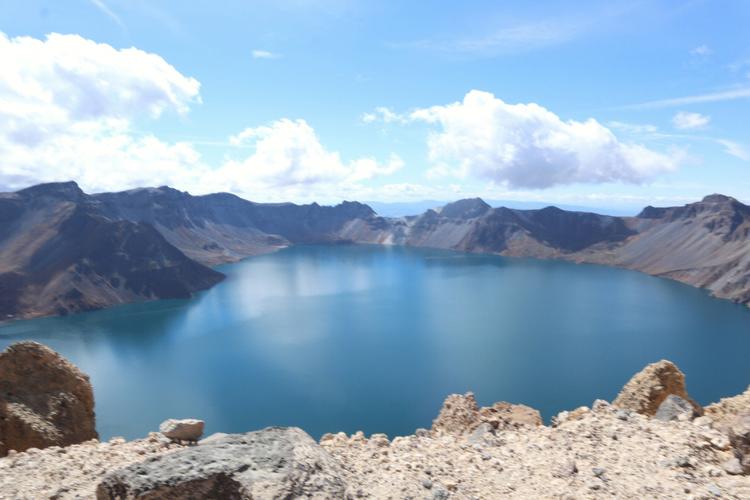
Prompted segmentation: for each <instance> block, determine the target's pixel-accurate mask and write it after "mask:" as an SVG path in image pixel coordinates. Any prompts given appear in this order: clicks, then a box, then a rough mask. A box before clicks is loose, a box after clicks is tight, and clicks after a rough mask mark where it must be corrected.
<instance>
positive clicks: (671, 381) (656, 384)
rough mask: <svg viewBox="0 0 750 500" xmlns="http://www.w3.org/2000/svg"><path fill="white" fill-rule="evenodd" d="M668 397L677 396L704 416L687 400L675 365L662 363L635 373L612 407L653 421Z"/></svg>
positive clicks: (664, 361) (683, 383) (680, 373)
mask: <svg viewBox="0 0 750 500" xmlns="http://www.w3.org/2000/svg"><path fill="white" fill-rule="evenodd" d="M670 395H675V396H679V397H680V398H682V399H683V400H685V401H688V402H689V403H690V405H692V406H693V408H694V409H695V413H696V414H697V415H702V414H703V409H702V408H701V406H700V405H699V404H698V403H696V402H695V401H693V400H692V399H690V396H688V393H687V390H686V389H685V375H684V374H683V373H682V372H681V371H680V369H679V368H677V366H675V364H674V363H672V362H671V361H667V360H664V359H663V360H661V361H659V362H657V363H651V364H650V365H648V366H646V368H644V369H643V370H641V371H640V372H638V373H636V374H635V375H634V376H633V378H631V379H630V381H628V383H627V384H625V387H623V388H622V390H621V391H620V394H618V395H617V399H615V400H614V402H613V403H612V404H613V405H614V406H616V407H617V408H620V409H624V410H631V411H634V412H636V413H640V414H641V415H647V416H649V417H652V416H654V415H656V413H657V411H658V410H659V407H660V406H661V404H662V403H663V402H664V400H665V399H667V397H668V396H670Z"/></svg>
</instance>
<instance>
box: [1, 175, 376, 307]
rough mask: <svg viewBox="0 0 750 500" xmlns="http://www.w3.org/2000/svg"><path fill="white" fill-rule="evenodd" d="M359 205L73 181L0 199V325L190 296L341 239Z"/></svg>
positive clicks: (361, 212)
mask: <svg viewBox="0 0 750 500" xmlns="http://www.w3.org/2000/svg"><path fill="white" fill-rule="evenodd" d="M372 215H374V213H373V212H372V210H370V209H369V207H367V206H365V205H361V204H359V203H343V204H341V205H338V206H336V207H321V206H319V205H317V204H312V205H294V204H291V203H284V204H257V203H252V202H249V201H246V200H243V199H241V198H238V197H237V196H234V195H230V194H225V193H221V194H212V195H208V196H191V195H189V194H187V193H183V192H180V191H177V190H175V189H171V188H168V187H162V188H146V189H135V190H131V191H124V192H120V193H103V194H93V195H88V194H85V193H84V192H83V191H81V189H80V188H79V187H78V185H77V184H75V183H74V182H66V183H52V184H42V185H38V186H34V187H31V188H27V189H24V190H21V191H18V192H16V193H4V194H0V318H11V317H16V318H17V317H34V316H44V315H51V314H68V313H73V312H78V311H85V310H91V309H100V308H103V307H108V306H112V305H116V304H122V303H128V302H136V301H142V300H153V299H163V298H188V297H190V296H191V295H192V294H193V293H194V292H197V291H200V290H204V289H207V288H210V287H211V286H213V285H215V284H216V283H218V282H219V281H221V280H222V279H223V275H222V274H221V273H219V272H217V271H214V270H212V269H210V268H209V267H207V266H209V265H215V264H219V263H225V262H235V261H238V260H240V259H242V258H244V257H247V256H250V255H255V254H258V253H263V252H268V251H272V250H274V249H277V248H280V247H284V246H287V245H290V244H293V243H331V242H336V241H338V240H339V237H338V234H337V233H338V230H339V229H340V227H341V226H342V224H343V223H344V222H345V221H347V220H350V219H351V218H355V217H371V216H372Z"/></svg>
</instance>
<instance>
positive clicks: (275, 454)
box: [96, 427, 346, 499]
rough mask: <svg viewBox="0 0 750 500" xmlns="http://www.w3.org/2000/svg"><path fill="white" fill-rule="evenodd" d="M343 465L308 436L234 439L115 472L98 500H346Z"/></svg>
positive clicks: (279, 433) (290, 433) (273, 432)
mask: <svg viewBox="0 0 750 500" xmlns="http://www.w3.org/2000/svg"><path fill="white" fill-rule="evenodd" d="M342 477H343V471H342V468H341V464H340V463H339V462H338V461H337V460H335V459H334V458H332V457H331V456H330V455H329V454H328V452H326V451H325V450H324V449H323V448H321V447H320V445H318V444H317V443H316V442H315V441H314V440H313V439H312V438H311V437H310V436H308V435H307V434H306V433H305V432H304V431H302V430H301V429H297V428H280V427H275V428H268V429H264V430H262V431H256V432H248V433H247V434H230V435H227V436H225V437H222V438H219V439H216V440H212V441H210V442H208V443H204V444H199V445H197V446H193V447H189V448H184V449H182V450H179V451H176V452H174V453H169V454H165V455H162V456H159V457H154V458H150V459H147V460H146V461H144V462H142V463H139V464H135V465H131V466H129V467H126V468H124V469H121V470H119V471H115V472H113V473H111V474H109V475H108V476H106V477H105V478H104V480H103V481H102V482H101V483H100V484H99V486H98V487H97V490H96V496H97V498H99V499H130V498H154V499H155V498H163V499H166V498H174V499H177V498H185V499H187V498H196V499H197V498H227V499H230V498H231V499H277V498H311V499H328V498H344V497H345V491H346V483H345V482H344V480H343V479H342Z"/></svg>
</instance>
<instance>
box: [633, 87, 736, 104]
mask: <svg viewBox="0 0 750 500" xmlns="http://www.w3.org/2000/svg"><path fill="white" fill-rule="evenodd" d="M747 98H750V87H737V88H733V89H729V90H722V91H719V92H709V93H707V94H698V95H691V96H686V97H675V98H671V99H658V100H655V101H647V102H643V103H640V104H633V105H630V106H624V108H630V109H648V108H670V107H675V106H685V105H689V104H700V103H705V102H719V101H732V100H735V99H747Z"/></svg>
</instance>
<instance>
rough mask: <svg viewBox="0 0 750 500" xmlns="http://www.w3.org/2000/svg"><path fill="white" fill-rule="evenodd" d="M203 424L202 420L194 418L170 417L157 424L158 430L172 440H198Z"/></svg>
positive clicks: (201, 433)
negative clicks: (179, 418) (178, 418)
mask: <svg viewBox="0 0 750 500" xmlns="http://www.w3.org/2000/svg"><path fill="white" fill-rule="evenodd" d="M204 426H205V422H203V420H198V419H195V418H184V419H181V420H177V419H174V418H170V419H168V420H165V421H164V422H162V423H161V424H160V425H159V432H161V433H162V434H164V435H165V436H166V437H168V438H169V439H172V440H174V441H198V440H199V439H200V438H201V436H202V435H203V427H204Z"/></svg>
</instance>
